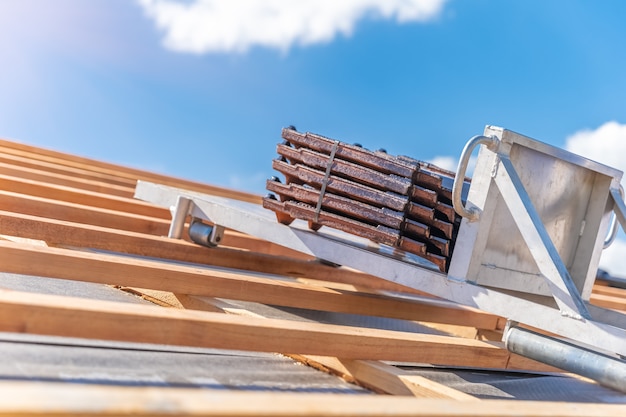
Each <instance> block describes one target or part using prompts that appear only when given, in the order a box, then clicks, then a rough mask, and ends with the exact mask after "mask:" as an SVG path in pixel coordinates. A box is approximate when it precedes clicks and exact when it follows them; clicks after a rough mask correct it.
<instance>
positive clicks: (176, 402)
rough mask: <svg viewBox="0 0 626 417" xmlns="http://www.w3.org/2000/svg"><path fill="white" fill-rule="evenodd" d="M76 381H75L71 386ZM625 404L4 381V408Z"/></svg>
mask: <svg viewBox="0 0 626 417" xmlns="http://www.w3.org/2000/svg"><path fill="white" fill-rule="evenodd" d="M68 385H71V387H69V386H68ZM625 410H626V406H624V405H623V404H600V403H581V402H550V401H517V400H483V401H479V402H467V401H456V400H441V399H421V398H411V397H392V396H386V395H350V394H332V395H329V394H318V393H283V392H275V391H273V392H271V393H268V392H254V391H252V392H250V391H227V390H207V389H195V388H171V387H133V386H130V387H119V386H104V385H79V384H67V383H52V382H47V383H44V382H21V381H5V382H0V415H2V416H5V415H20V416H24V417H33V416H42V415H45V416H48V415H67V416H78V415H81V416H118V415H119V416H121V415H130V414H132V415H133V416H161V415H163V416H165V415H167V416H187V415H194V416H207V417H211V416H230V417H261V416H300V417H314V416H315V417H319V416H335V417H350V416H370V417H376V416H387V417H401V416H402V417H407V416H421V417H476V416H483V417H520V416H525V417H623V416H624V412H625Z"/></svg>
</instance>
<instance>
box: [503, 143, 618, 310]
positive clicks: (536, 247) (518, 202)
mask: <svg viewBox="0 0 626 417" xmlns="http://www.w3.org/2000/svg"><path fill="white" fill-rule="evenodd" d="M494 180H495V183H496V185H497V186H498V189H499V190H500V193H501V194H502V197H503V200H504V202H505V203H506V205H507V207H508V209H509V211H510V213H511V214H512V216H513V220H514V221H515V224H516V225H517V227H518V229H519V231H520V233H521V234H522V237H523V239H524V241H525V242H526V246H527V247H528V249H529V250H530V253H531V255H532V256H533V258H534V260H535V262H536V263H537V267H538V268H539V271H540V273H541V274H542V276H543V277H544V279H545V280H546V281H547V283H548V286H549V287H550V290H551V291H552V295H553V297H554V299H555V301H556V303H557V305H558V306H559V310H560V311H561V314H562V315H563V316H568V317H571V318H576V319H591V315H590V314H589V311H588V310H587V307H586V306H585V303H584V301H583V299H582V297H581V296H580V293H579V291H578V289H577V288H576V285H575V284H574V281H573V280H572V277H571V276H570V274H569V272H568V270H567V268H566V267H565V265H564V264H563V260H562V259H561V257H560V255H559V253H558V251H557V250H556V247H555V246H554V243H553V242H552V239H551V238H550V235H549V234H548V232H547V231H546V228H545V226H544V224H543V222H542V221H541V218H540V217H539V213H538V212H537V210H536V209H535V207H534V205H533V203H532V201H531V199H530V196H529V195H528V193H527V192H526V189H525V188H524V185H523V184H522V181H521V179H520V178H519V176H518V175H517V172H516V171H515V167H514V166H513V163H512V162H511V160H510V159H509V158H508V157H507V156H505V155H499V162H498V166H497V170H496V171H495V173H494ZM622 204H623V203H622Z"/></svg>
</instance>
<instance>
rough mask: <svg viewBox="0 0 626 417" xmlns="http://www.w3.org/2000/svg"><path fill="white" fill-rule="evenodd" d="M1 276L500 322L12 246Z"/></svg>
mask: <svg viewBox="0 0 626 417" xmlns="http://www.w3.org/2000/svg"><path fill="white" fill-rule="evenodd" d="M0 270H2V271H4V272H10V273H14V274H23V275H34V276H40V277H50V278H64V279H70V280H77V281H87V282H96V283H102V284H111V285H119V286H124V287H139V288H150V289H156V290H163V291H169V292H173V293H177V294H190V295H202V296H209V297H221V298H228V299H234V300H244V301H254V302H259V303H263V304H272V305H282V306H289V307H298V308H307V309H314V310H322V311H333V312H339V313H350V314H363V315H372V316H382V317H390V318H398V319H408V320H419V321H437V322H443V323H450V324H466V325H471V326H473V327H480V328H490V327H493V326H495V322H496V321H497V317H496V316H493V315H490V314H479V313H476V312H474V313H469V312H468V310H467V309H465V308H463V307H461V306H457V305H454V304H453V303H449V302H444V301H439V300H433V301H432V302H430V301H428V302H426V301H425V300H422V301H420V302H417V301H412V300H406V299H399V298H390V297H382V296H376V295H372V294H360V293H351V292H347V291H336V290H331V289H328V288H324V287H314V286H310V285H305V284H301V283H298V282H295V281H294V280H287V279H280V280H277V279H271V278H267V277H265V276H258V275H255V274H253V273H243V272H235V271H233V272H228V271H225V270H222V269H212V268H208V267H205V268H200V267H197V266H184V265H179V264H172V263H166V262H158V261H151V260H144V259H137V258H129V257H126V256H124V257H122V256H115V255H109V254H101V253H85V252H78V251H73V250H67V249H59V248H40V247H30V246H27V245H17V244H11V243H9V242H0ZM87 271H88V272H87Z"/></svg>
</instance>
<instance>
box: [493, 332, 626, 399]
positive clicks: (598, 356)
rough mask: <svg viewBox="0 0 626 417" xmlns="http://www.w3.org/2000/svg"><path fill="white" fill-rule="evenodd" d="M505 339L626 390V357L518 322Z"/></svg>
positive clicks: (533, 355) (531, 354)
mask: <svg viewBox="0 0 626 417" xmlns="http://www.w3.org/2000/svg"><path fill="white" fill-rule="evenodd" d="M504 341H505V344H506V347H507V349H508V350H510V351H511V352H513V353H516V354H518V355H522V356H525V357H527V358H530V359H534V360H536V361H539V362H543V363H545V364H548V365H551V366H554V367H556V368H559V369H563V370H565V371H568V372H572V373H575V374H578V375H581V376H584V377H587V378H590V379H593V380H594V381H596V382H598V383H599V384H601V385H604V386H606V387H608V388H612V389H614V390H617V391H620V392H626V361H623V360H620V359H618V358H613V357H611V356H608V355H604V354H602V353H599V352H595V351H592V350H588V349H585V348H583V347H580V346H576V345H573V344H571V343H568V342H566V341H563V340H558V339H555V338H553V337H549V336H545V335H541V334H539V333H535V332H533V331H530V330H527V329H523V328H520V327H515V326H513V327H510V328H509V329H508V331H507V333H506V335H505V339H504Z"/></svg>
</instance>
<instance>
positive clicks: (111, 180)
mask: <svg viewBox="0 0 626 417" xmlns="http://www.w3.org/2000/svg"><path fill="white" fill-rule="evenodd" d="M0 162H3V163H5V164H10V165H13V166H18V167H23V168H33V169H44V170H46V171H47V172H49V173H51V174H60V175H71V176H73V177H75V178H82V179H86V180H91V181H103V182H106V183H108V184H112V185H119V186H123V187H134V186H135V184H136V183H137V180H135V179H131V178H122V177H119V176H116V175H111V174H104V173H101V172H97V171H87V170H84V169H78V168H72V167H67V166H64V165H59V164H56V163H51V162H46V161H41V160H39V161H38V160H36V159H32V158H29V157H28V156H19V155H12V154H9V153H6V152H4V148H2V147H0Z"/></svg>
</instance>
